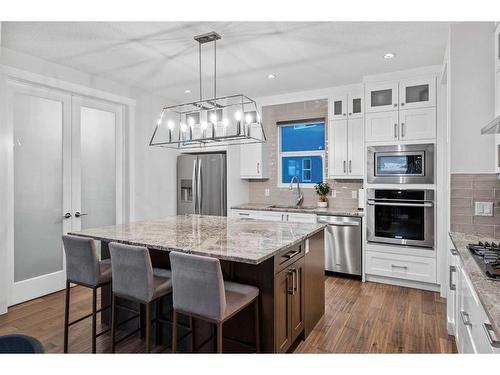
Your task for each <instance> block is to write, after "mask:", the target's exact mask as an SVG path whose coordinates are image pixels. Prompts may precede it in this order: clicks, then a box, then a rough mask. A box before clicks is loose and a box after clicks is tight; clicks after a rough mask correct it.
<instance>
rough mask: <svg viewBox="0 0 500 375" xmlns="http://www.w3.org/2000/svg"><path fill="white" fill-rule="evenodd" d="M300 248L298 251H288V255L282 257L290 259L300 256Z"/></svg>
mask: <svg viewBox="0 0 500 375" xmlns="http://www.w3.org/2000/svg"><path fill="white" fill-rule="evenodd" d="M300 250H301V249H300V247H299V249H298V250H292V251H289V252H288V253H286V254H285V255H283V256H284V257H287V258H288V259H292V258H293V257H294V256H295V255H297V254H300Z"/></svg>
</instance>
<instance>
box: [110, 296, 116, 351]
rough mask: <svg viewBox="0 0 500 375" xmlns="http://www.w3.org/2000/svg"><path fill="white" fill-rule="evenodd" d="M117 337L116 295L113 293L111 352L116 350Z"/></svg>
mask: <svg viewBox="0 0 500 375" xmlns="http://www.w3.org/2000/svg"><path fill="white" fill-rule="evenodd" d="M115 337H116V297H115V294H114V293H111V353H114V352H115Z"/></svg>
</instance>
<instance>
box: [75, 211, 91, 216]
mask: <svg viewBox="0 0 500 375" xmlns="http://www.w3.org/2000/svg"><path fill="white" fill-rule="evenodd" d="M87 215H88V214H82V213H80V212H78V211H76V212H75V217H80V216H87Z"/></svg>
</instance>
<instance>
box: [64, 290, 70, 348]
mask: <svg viewBox="0 0 500 375" xmlns="http://www.w3.org/2000/svg"><path fill="white" fill-rule="evenodd" d="M70 293H71V288H70V283H69V281H66V296H65V299H64V353H67V352H68V330H69V326H68V324H69V295H70Z"/></svg>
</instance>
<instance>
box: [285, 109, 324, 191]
mask: <svg viewBox="0 0 500 375" xmlns="http://www.w3.org/2000/svg"><path fill="white" fill-rule="evenodd" d="M317 123H322V124H323V126H324V145H325V147H324V149H323V150H318V151H285V152H282V151H281V128H282V127H285V126H295V125H297V124H304V125H308V124H317ZM276 127H277V129H278V143H277V147H276V149H277V158H278V162H277V166H278V168H277V173H278V175H277V187H279V188H287V187H289V186H290V184H289V183H283V182H282V177H283V165H282V158H283V157H294V156H302V157H303V156H321V162H322V165H323V168H322V171H321V174H322V177H323V178H322V182H325V176H326V175H325V173H326V165H325V160H326V147H327V143H326V138H327V134H326V132H327V122H326V118H323V117H322V118H314V119H305V120H291V121H279V122H277V123H276ZM310 171H311V177H312V164H311V169H310ZM314 185H316V182H301V183H300V187H301V188H306V189H311V188H314Z"/></svg>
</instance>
